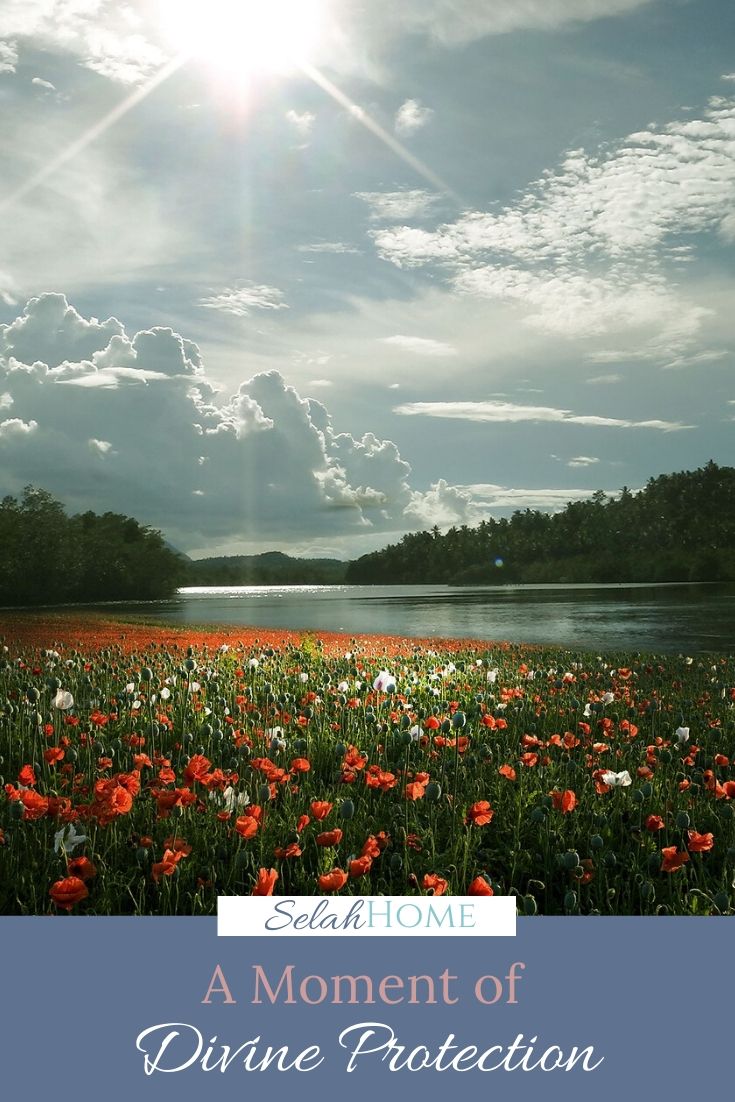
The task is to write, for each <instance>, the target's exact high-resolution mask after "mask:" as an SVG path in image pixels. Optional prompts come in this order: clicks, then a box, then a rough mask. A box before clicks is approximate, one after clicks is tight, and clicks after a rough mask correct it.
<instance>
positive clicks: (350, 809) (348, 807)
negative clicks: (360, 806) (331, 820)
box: [339, 800, 355, 819]
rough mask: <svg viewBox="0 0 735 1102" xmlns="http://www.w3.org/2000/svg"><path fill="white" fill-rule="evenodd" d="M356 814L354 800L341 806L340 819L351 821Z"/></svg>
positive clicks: (343, 802)
mask: <svg viewBox="0 0 735 1102" xmlns="http://www.w3.org/2000/svg"><path fill="white" fill-rule="evenodd" d="M354 814H355V805H354V804H353V802H352V800H343V801H342V803H341V804H340V805H339V817H340V819H351V818H352V817H353V816H354Z"/></svg>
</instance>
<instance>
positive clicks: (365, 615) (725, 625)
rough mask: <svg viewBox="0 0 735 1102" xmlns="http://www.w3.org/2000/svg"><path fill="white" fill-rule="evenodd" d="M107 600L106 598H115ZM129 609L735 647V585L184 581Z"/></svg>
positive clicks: (211, 617) (395, 631)
mask: <svg viewBox="0 0 735 1102" xmlns="http://www.w3.org/2000/svg"><path fill="white" fill-rule="evenodd" d="M108 607H109V606H108ZM126 612H128V613H133V614H135V613H137V614H143V615H148V616H150V615H151V613H152V614H153V615H154V616H155V617H156V619H158V620H162V621H164V622H167V623H172V624H215V623H218V624H229V625H232V624H242V625H243V626H253V627H268V628H288V629H294V630H308V631H343V632H346V633H347V634H349V635H356V634H366V633H377V634H382V635H409V636H419V637H427V636H438V637H445V638H446V637H458V638H470V639H487V640H508V641H510V642H515V643H541V644H559V645H561V646H564V647H568V648H573V649H580V650H596V651H601V650H606V651H612V650H623V651H654V652H655V651H668V652H674V653H678V652H682V653H684V654H695V653H701V652H704V651H733V650H735V589H733V587H723V586H715V585H698V584H691V585H686V584H682V585H596V586H591V585H589V586H578V585H558V586H552V585H536V586H530V585H516V586H477V587H467V588H459V587H454V586H444V585H434V586H426V585H414V586H351V585H334V586H309V585H290V586H238V587H220V586H217V587H214V586H213V587H206V588H205V587H202V588H187V589H182V590H180V591H179V593H178V595H177V596H176V597H175V598H174V599H173V600H170V601H156V602H152V603H146V605H145V612H142V609H141V606H140V605H131V606H126Z"/></svg>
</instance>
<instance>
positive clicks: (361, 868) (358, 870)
mask: <svg viewBox="0 0 735 1102" xmlns="http://www.w3.org/2000/svg"><path fill="white" fill-rule="evenodd" d="M372 867H373V859H372V857H369V856H368V855H367V854H365V855H364V856H362V857H356V858H355V859H354V861H350V863H349V866H348V868H349V872H350V876H351V877H352V879H353V880H356V879H357V878H358V877H360V876H366V875H367V873H369V872H370V869H371V868H372Z"/></svg>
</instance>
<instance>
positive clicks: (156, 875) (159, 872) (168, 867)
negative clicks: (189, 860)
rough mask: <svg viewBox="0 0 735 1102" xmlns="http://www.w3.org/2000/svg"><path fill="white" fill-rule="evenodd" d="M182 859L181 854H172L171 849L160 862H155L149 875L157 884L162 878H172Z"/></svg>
mask: <svg viewBox="0 0 735 1102" xmlns="http://www.w3.org/2000/svg"><path fill="white" fill-rule="evenodd" d="M182 857H184V854H183V853H174V851H173V850H172V849H167V850H166V851H165V852H164V854H163V858H162V860H160V861H157V862H156V863H155V865H154V866H153V868H152V869H151V875H152V876H153V879H154V880H155V882H156V883H158V881H159V880H160V879H161V877H162V876H173V874H174V873H175V872H176V867H177V865H178V863H179V861H180V860H181V859H182Z"/></svg>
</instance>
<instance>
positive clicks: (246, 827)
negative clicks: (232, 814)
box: [235, 815, 258, 838]
mask: <svg viewBox="0 0 735 1102" xmlns="http://www.w3.org/2000/svg"><path fill="white" fill-rule="evenodd" d="M235 830H236V831H237V833H238V834H239V835H240V837H241V838H254V837H255V835H256V834H257V833H258V820H257V819H254V818H253V816H252V815H240V817H239V818H238V819H237V820H236V821H235Z"/></svg>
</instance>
